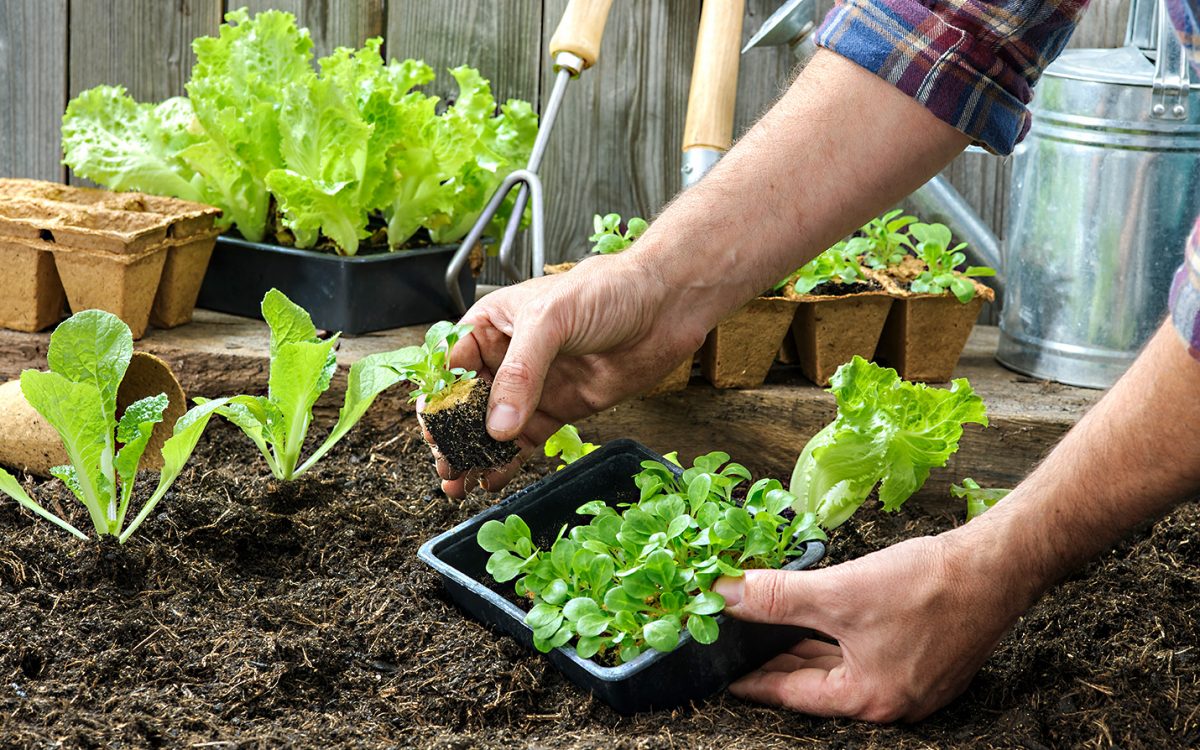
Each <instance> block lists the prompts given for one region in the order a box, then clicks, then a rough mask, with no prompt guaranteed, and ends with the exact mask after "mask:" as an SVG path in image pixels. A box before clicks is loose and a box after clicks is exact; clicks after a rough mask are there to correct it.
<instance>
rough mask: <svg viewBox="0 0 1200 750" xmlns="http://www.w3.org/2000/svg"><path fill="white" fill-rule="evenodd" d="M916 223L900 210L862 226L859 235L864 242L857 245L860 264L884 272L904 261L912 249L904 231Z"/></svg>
mask: <svg viewBox="0 0 1200 750" xmlns="http://www.w3.org/2000/svg"><path fill="white" fill-rule="evenodd" d="M915 223H917V217H915V216H908V215H904V212H902V211H901V210H900V209H896V210H895V211H888V212H887V213H886V214H884V215H883V216H880V217H878V218H875V219H872V220H871V221H869V222H867V223H866V224H865V225H863V227H862V229H860V230H859V233H860V234H861V235H862V237H861V239H863V240H864V242H863V243H862V244H861V245H859V248H860V249H861V255H862V262H863V263H864V264H865V265H867V266H870V267H871V268H874V269H876V270H884V269H887V268H892V267H893V266H895V265H897V264H899V263H900V261H902V260H904V257H905V256H906V255H908V251H909V250H911V249H912V246H913V245H912V238H910V237H909V235H908V233H907V232H905V231H904V230H905V229H906V228H907V227H909V226H910V225H912V224H915Z"/></svg>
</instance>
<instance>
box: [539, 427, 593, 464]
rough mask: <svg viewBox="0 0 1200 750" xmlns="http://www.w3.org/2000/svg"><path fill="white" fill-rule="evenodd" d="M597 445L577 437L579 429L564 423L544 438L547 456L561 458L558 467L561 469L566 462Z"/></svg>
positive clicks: (571, 461) (570, 462)
mask: <svg viewBox="0 0 1200 750" xmlns="http://www.w3.org/2000/svg"><path fill="white" fill-rule="evenodd" d="M599 447H600V446H599V445H596V444H595V443H585V442H584V441H583V438H581V437H579V430H577V429H576V428H575V425H570V424H565V425H563V426H562V427H560V428H559V430H558V432H556V433H554V434H553V435H551V436H550V438H549V439H548V440H546V445H545V448H544V450H545V451H546V456H547V457H548V458H554V457H555V456H558V457H559V458H560V459H561V460H562V464H561V465H560V466H559V467H558V468H560V469H561V468H563V467H565V466H566V465H567V464H573V463H575V462H576V461H578V460H579V459H581V458H583V457H584V456H586V455H587V454H589V453H591V452H592V451H594V450H596V449H597V448H599Z"/></svg>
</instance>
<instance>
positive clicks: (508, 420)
mask: <svg viewBox="0 0 1200 750" xmlns="http://www.w3.org/2000/svg"><path fill="white" fill-rule="evenodd" d="M519 424H520V420H519V419H518V414H517V408H516V407H515V406H512V405H511V404H497V405H496V406H495V408H493V409H492V413H491V414H489V415H488V423H487V426H488V432H491V433H500V434H502V435H507V434H508V433H510V432H512V431H513V430H515V429H517V427H518V425H519Z"/></svg>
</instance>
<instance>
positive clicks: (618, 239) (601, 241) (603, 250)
mask: <svg viewBox="0 0 1200 750" xmlns="http://www.w3.org/2000/svg"><path fill="white" fill-rule="evenodd" d="M649 228H650V224H649V223H648V222H647V221H646V220H645V219H642V218H639V217H637V216H635V217H633V218H632V219H630V220H629V223H628V224H627V225H626V228H625V231H623V232H622V231H621V215H620V214H605V215H604V216H601V215H600V214H596V215H595V216H594V217H593V218H592V229H593V231H594V233H593V234H592V236H591V237H588V241H589V242H592V243H594V244H593V246H592V252H593V253H598V254H600V255H611V254H612V253H619V252H621V251H622V250H624V249H625V248H627V247H629V246H630V245H632V244H633V241H634V240H636V239H637V238H638V237H641V236H642V235H643V234H645V233H646V230H647V229H649Z"/></svg>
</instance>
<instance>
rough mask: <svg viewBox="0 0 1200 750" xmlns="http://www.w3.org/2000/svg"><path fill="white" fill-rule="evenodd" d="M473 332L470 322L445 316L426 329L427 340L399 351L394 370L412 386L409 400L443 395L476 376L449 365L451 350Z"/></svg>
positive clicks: (472, 372) (468, 371) (469, 371)
mask: <svg viewBox="0 0 1200 750" xmlns="http://www.w3.org/2000/svg"><path fill="white" fill-rule="evenodd" d="M470 332H471V326H469V325H466V324H457V323H451V322H450V321H447V320H443V321H439V322H437V323H434V324H433V325H432V326H430V327H429V330H427V331H426V332H425V341H424V342H423V343H421V344H417V345H415V346H406V347H404V348H403V349H401V350H399V351H398V352H397V357H396V361H395V362H394V363H393V365H392V366H393V367H394V368H395V370H396V371H397V372H398V373H399V374H400V375H401V376H402V377H403V378H404V379H405V380H407V381H408V382H409V384H410V385H412V386H413V389H412V391H411V392H410V393H409V401H416V400H417V399H419V398H421V397H422V396H424V397H425V399H426V400H427V401H428V400H429V399H433V398H436V397H439V396H442V395H444V394H446V393H448V392H449V391H450V389H451V388H453V386H455V385H456V384H458V383H460V382H464V381H469V380H473V379H474V378H475V372H474V371H473V370H466V369H464V368H462V367H450V364H449V360H450V351H451V350H452V349H454V345H455V344H457V343H458V342H459V340H461V339H462V338H463V337H464V336H466V335H467V334H468V333H470Z"/></svg>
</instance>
